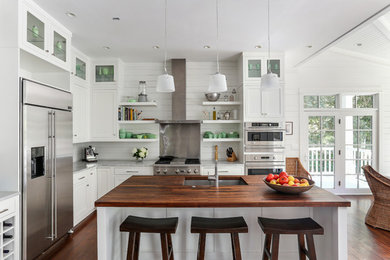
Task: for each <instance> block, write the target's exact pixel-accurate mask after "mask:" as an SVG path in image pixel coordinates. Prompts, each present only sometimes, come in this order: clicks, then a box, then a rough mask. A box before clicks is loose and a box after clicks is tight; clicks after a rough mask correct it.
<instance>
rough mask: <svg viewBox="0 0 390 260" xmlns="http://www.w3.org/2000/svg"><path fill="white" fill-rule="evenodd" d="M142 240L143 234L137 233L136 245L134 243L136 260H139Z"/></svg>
mask: <svg viewBox="0 0 390 260" xmlns="http://www.w3.org/2000/svg"><path fill="white" fill-rule="evenodd" d="M140 238H141V233H140V232H136V233H135V243H134V260H138V255H139V240H140Z"/></svg>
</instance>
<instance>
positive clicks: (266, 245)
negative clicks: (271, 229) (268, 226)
mask: <svg viewBox="0 0 390 260" xmlns="http://www.w3.org/2000/svg"><path fill="white" fill-rule="evenodd" d="M271 238H272V236H271V234H265V239H264V248H263V260H269V258H270V257H268V254H267V253H269V254H270V253H271ZM267 251H268V252H267ZM270 255H271V254H270Z"/></svg>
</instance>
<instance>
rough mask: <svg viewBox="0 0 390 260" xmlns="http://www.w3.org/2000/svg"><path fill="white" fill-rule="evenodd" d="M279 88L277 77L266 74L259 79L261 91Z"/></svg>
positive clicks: (272, 74) (273, 74)
mask: <svg viewBox="0 0 390 260" xmlns="http://www.w3.org/2000/svg"><path fill="white" fill-rule="evenodd" d="M278 88H280V84H279V78H278V75H276V74H275V73H272V72H268V73H267V74H264V75H263V76H262V77H261V89H262V90H273V89H278Z"/></svg>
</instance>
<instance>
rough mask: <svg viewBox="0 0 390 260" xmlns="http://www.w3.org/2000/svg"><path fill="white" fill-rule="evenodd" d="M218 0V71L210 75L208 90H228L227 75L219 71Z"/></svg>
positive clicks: (217, 10)
mask: <svg viewBox="0 0 390 260" xmlns="http://www.w3.org/2000/svg"><path fill="white" fill-rule="evenodd" d="M215 2H216V17H217V73H215V74H214V75H211V76H210V80H209V88H208V90H207V91H208V92H209V93H212V92H225V91H227V83H226V76H225V75H223V74H221V73H219V8H218V0H215Z"/></svg>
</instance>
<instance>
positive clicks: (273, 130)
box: [245, 127, 286, 132]
mask: <svg viewBox="0 0 390 260" xmlns="http://www.w3.org/2000/svg"><path fill="white" fill-rule="evenodd" d="M245 132H286V129H281V128H266V129H258V128H250V127H249V128H246V129H245Z"/></svg>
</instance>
